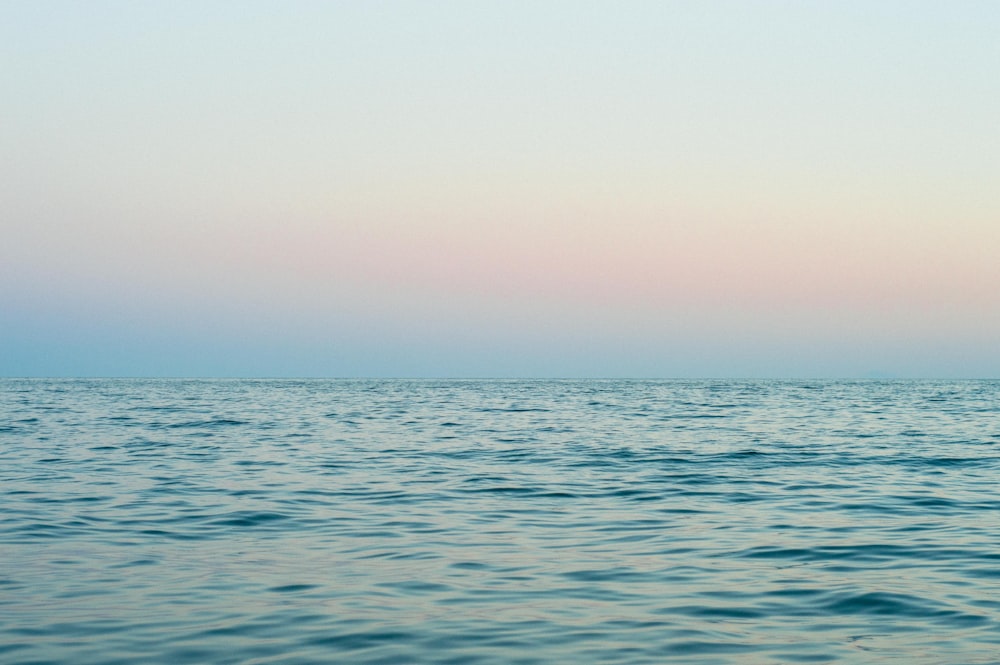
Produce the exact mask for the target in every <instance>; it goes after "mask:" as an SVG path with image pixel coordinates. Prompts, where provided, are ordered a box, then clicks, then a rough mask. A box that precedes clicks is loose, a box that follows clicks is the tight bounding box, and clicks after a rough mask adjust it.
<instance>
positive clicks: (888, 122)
mask: <svg viewBox="0 0 1000 665" xmlns="http://www.w3.org/2000/svg"><path fill="white" fill-rule="evenodd" d="M997 34H1000V4H997V3H989V2H973V1H968V2H955V3H947V4H941V3H930V2H908V3H904V2H901V1H890V2H883V3H866V2H860V1H847V2H840V3H812V2H808V3H798V4H794V5H789V4H788V3H779V2H755V3H737V2H705V3H694V2H690V3H688V2H665V3H662V2H638V1H637V2H626V3H588V4H581V3H572V2H541V3H526V2H505V3H494V2H435V3H415V2H382V3H324V2H311V1H310V2H305V1H303V2H296V3H277V2H264V1H259V0H258V1H248V2H241V3H234V2H216V3H200V2H169V3H168V2H150V3H128V2H93V3H71V2H47V3H28V2H21V3H17V2H8V3H4V4H3V5H0V54H2V55H0V58H2V60H0V62H2V63H3V67H0V86H2V89H3V90H4V92H5V101H4V111H3V114H2V122H0V176H2V178H0V182H2V184H0V191H2V193H3V197H2V200H3V202H4V203H3V207H2V209H0V215H2V216H0V376H11V377H14V376H136V377H141V376H150V377H155V376H176V377H186V376H201V377H212V376H220V377H221V376H231V377H248V378H249V377H262V378H263V377H288V378H298V377H306V376H315V377H324V376H329V377H331V378H332V377H345V378H349V377H371V378H383V377H385V378H388V377H396V376H398V377H413V378H416V377H428V378H433V377H454V378H467V377H468V378H472V377H481V376H482V377H498V378H514V377H524V378H545V377H572V378H618V377H622V378H625V377H628V378H657V377H664V378H678V379H686V378H725V377H743V378H901V379H905V378H931V379H933V378H997V377H1000V344H998V343H997V342H998V340H1000V260H997V257H998V255H1000V187H997V182H998V179H1000V125H998V124H997V118H1000V87H998V86H997V85H996V72H997V71H998V67H1000V40H997V39H996V35H997Z"/></svg>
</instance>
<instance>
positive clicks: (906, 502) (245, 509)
mask: <svg viewBox="0 0 1000 665" xmlns="http://www.w3.org/2000/svg"><path fill="white" fill-rule="evenodd" d="M998 481H1000V382H983V381H978V382H977V381H969V382H801V381H798V382H768V381H754V382H750V381H701V382H654V381H324V380H315V381H290V380H289V381H242V380H219V381H214V380H212V381H210V380H205V381H187V380H0V509H2V510H0V662H3V663H41V662H56V663H74V664H76V663H135V662H143V663H154V662H161V663H203V662H213V663H327V662H344V663H407V662H434V663H484V664H485V663H498V664H499V663H505V664H506V663H574V664H583V663H661V662H665V661H668V662H676V663H705V664H707V663H798V662H802V663H827V662H837V663H883V662H899V663H1000V493H998Z"/></svg>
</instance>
